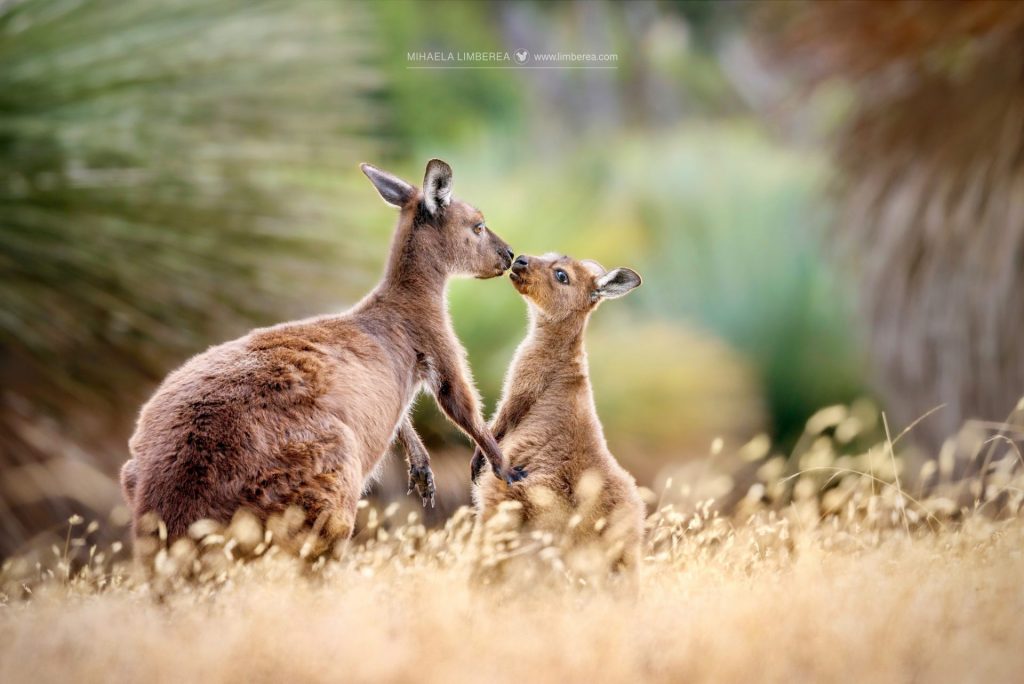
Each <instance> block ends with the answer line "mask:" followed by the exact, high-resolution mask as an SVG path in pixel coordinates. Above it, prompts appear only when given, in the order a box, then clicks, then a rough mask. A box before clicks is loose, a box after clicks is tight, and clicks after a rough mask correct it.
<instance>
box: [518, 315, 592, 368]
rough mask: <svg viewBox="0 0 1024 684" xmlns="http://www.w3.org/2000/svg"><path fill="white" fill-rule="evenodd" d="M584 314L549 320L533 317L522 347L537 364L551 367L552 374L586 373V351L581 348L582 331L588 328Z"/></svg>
mask: <svg viewBox="0 0 1024 684" xmlns="http://www.w3.org/2000/svg"><path fill="white" fill-rule="evenodd" d="M587 318H588V317H587V316H585V315H581V316H576V317H571V318H567V319H563V320H560V321H552V320H549V319H545V318H542V317H540V316H536V315H535V316H533V318H532V320H531V323H530V333H529V335H528V336H527V338H526V342H525V347H526V349H527V350H529V352H530V355H531V356H532V357H534V358H535V359H536V363H542V364H543V366H544V367H545V368H547V369H550V370H551V374H552V375H554V376H560V375H570V376H582V377H584V378H585V377H586V376H587V362H586V354H585V353H584V348H583V334H584V333H585V332H586V328H587Z"/></svg>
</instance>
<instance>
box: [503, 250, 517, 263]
mask: <svg viewBox="0 0 1024 684" xmlns="http://www.w3.org/2000/svg"><path fill="white" fill-rule="evenodd" d="M505 254H508V260H509V261H512V259H513V258H514V257H515V255H516V253H515V252H513V251H512V248H511V247H506V248H505Z"/></svg>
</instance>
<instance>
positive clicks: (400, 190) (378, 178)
mask: <svg viewBox="0 0 1024 684" xmlns="http://www.w3.org/2000/svg"><path fill="white" fill-rule="evenodd" d="M359 168H360V169H362V171H363V173H365V174H366V177H367V178H369V179H370V182H371V183H373V187H375V188H377V192H379V193H380V196H381V197H383V198H384V201H385V202H387V203H388V204H392V205H394V206H396V207H402V206H405V203H406V202H408V201H409V199H410V198H411V197H412V196H413V195H414V194H416V188H414V187H413V186H411V185H409V184H408V183H406V182H405V181H404V180H402V179H401V178H399V177H398V176H392V175H391V174H390V173H388V172H387V171H381V170H380V169H378V168H377V167H376V166H371V165H370V164H360V165H359Z"/></svg>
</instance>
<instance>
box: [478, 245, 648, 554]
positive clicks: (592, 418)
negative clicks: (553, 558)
mask: <svg viewBox="0 0 1024 684" xmlns="http://www.w3.org/2000/svg"><path fill="white" fill-rule="evenodd" d="M557 270H562V271H564V273H565V274H566V275H567V276H568V279H569V282H568V283H567V284H564V283H561V282H559V281H558V279H557V278H556V275H555V274H556V271H557ZM618 274H621V275H622V277H623V278H624V279H625V281H622V282H618V281H616V282H618V287H617V289H615V288H609V289H605V288H603V287H602V281H601V278H602V276H605V271H604V269H603V268H601V267H600V265H599V264H597V263H596V262H592V261H588V262H582V261H575V260H573V259H570V258H568V257H564V256H554V255H549V256H545V257H525V256H521V257H519V258H518V259H516V262H515V263H514V264H513V266H512V273H511V275H510V278H511V279H512V283H513V285H514V286H515V287H516V289H517V290H518V291H519V292H520V294H522V295H523V296H524V297H525V298H526V300H527V302H528V304H529V309H530V331H529V334H528V336H527V337H526V339H525V340H524V341H523V342H522V343H521V344H520V345H519V349H518V350H517V351H516V354H515V357H514V359H513V361H512V364H511V366H510V367H509V370H508V373H507V375H506V378H505V387H504V392H503V396H502V399H501V403H500V405H499V408H498V411H497V413H496V415H495V418H494V420H493V421H492V430H493V431H494V435H495V437H496V438H497V439H498V440H499V443H500V444H501V446H502V449H503V450H504V452H505V454H506V455H508V457H509V460H510V463H511V465H512V466H513V467H515V466H519V467H521V468H524V469H525V471H526V472H527V474H528V476H527V479H526V480H525V481H523V482H520V483H514V484H511V485H509V484H506V483H504V482H499V481H497V480H492V479H491V478H487V479H485V480H482V481H480V482H478V483H477V486H476V489H475V498H476V503H477V509H478V513H479V515H480V516H481V518H482V519H483V520H484V521H485V522H486V521H487V520H488V519H489V518H490V517H491V516H493V515H494V514H495V513H496V512H497V510H498V505H499V504H500V503H501V502H503V501H516V502H518V503H520V504H521V505H522V509H521V516H522V518H523V521H524V522H525V523H526V524H527V525H528V526H529V527H534V528H542V529H552V530H553V531H556V532H561V531H563V530H565V529H566V525H567V523H568V522H569V520H570V517H571V516H572V515H573V514H577V515H579V516H581V518H580V519H579V521H578V524H576V525H575V527H573V531H572V533H571V537H572V541H573V543H574V544H577V543H589V542H594V541H597V540H598V539H601V540H602V541H603V542H604V543H605V545H608V544H613V545H614V547H613V548H610V549H607V550H608V551H610V552H611V553H612V554H613V556H612V557H611V558H609V560H610V561H612V564H613V565H621V566H626V567H627V568H635V567H636V565H637V561H638V560H639V555H640V542H641V540H642V537H643V521H644V513H645V510H644V504H643V501H642V500H641V498H640V495H639V492H638V490H637V487H636V483H635V482H634V480H633V478H632V476H630V475H629V473H627V472H626V471H625V470H624V469H623V468H622V467H621V466H620V465H619V464H618V462H617V461H616V460H615V457H614V456H613V455H612V454H611V452H610V451H609V450H608V446H607V444H606V443H605V439H604V433H603V431H602V429H601V422H600V420H599V419H598V416H597V411H596V410H595V408H594V398H593V393H592V391H591V387H590V379H589V374H588V369H587V358H586V352H585V351H584V348H583V334H584V331H585V328H586V324H587V320H588V319H589V317H590V314H591V312H593V310H594V309H595V308H596V307H597V305H598V303H599V302H600V301H601V300H602V299H604V298H606V297H609V296H621V295H622V294H625V293H626V292H628V291H629V290H630V289H632V288H633V287H636V286H637V285H639V283H640V278H639V276H637V275H636V274H635V273H634V272H633V271H630V270H629V269H617V270H616V271H614V272H612V274H608V276H607V277H608V278H610V279H612V280H613V281H614V280H616V276H617V275H618ZM613 284H614V283H613ZM482 459H483V455H482V454H479V453H478V454H477V455H476V456H475V457H474V463H473V471H474V472H473V476H474V479H476V476H477V474H478V470H479V468H480V466H481V465H482ZM538 492H544V493H545V496H544V497H538V496H537V494H538ZM600 520H604V523H599V522H598V521H600ZM601 525H603V527H601V529H600V530H597V529H595V527H596V526H601ZM619 554H621V555H619Z"/></svg>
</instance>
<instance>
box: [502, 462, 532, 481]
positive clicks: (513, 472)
mask: <svg viewBox="0 0 1024 684" xmlns="http://www.w3.org/2000/svg"><path fill="white" fill-rule="evenodd" d="M526 475H527V472H526V468H524V467H523V466H521V465H520V466H515V467H514V468H509V471H508V473H506V474H505V482H506V483H508V484H515V483H516V482H519V481H520V480H524V479H526Z"/></svg>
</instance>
